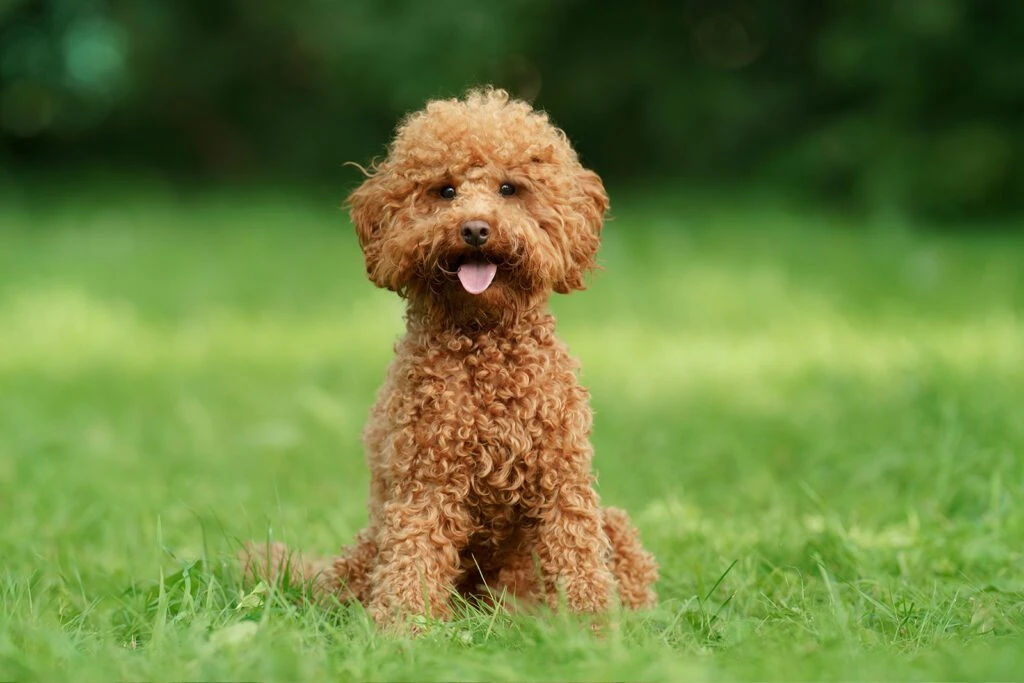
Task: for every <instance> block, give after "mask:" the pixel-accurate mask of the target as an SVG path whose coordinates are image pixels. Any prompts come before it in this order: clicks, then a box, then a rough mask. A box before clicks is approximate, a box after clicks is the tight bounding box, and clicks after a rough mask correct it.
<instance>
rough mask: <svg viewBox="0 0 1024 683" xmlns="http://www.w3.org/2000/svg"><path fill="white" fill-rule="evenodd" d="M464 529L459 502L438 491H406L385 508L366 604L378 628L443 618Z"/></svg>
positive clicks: (466, 520) (467, 522)
mask: <svg viewBox="0 0 1024 683" xmlns="http://www.w3.org/2000/svg"><path fill="white" fill-rule="evenodd" d="M470 527H471V517H470V515H469V512H468V511H467V510H466V508H465V506H464V504H463V501H462V499H461V498H460V497H459V496H458V494H456V493H453V492H450V491H445V490H443V489H442V488H440V487H436V486H435V487H419V488H412V489H410V491H407V492H404V493H403V494H401V495H398V496H396V497H395V499H394V500H392V501H391V502H389V503H387V504H385V506H384V509H383V526H382V527H381V533H380V536H379V537H378V539H377V542H378V556H377V560H378V561H377V565H376V567H375V569H374V571H373V574H372V576H371V578H370V584H371V589H370V600H369V606H368V607H369V612H370V615H371V616H372V617H373V619H374V620H375V621H376V622H377V624H378V625H380V626H390V625H393V624H395V623H396V622H398V621H400V620H402V619H406V618H408V617H412V616H419V615H423V616H427V617H431V618H435V619H444V618H446V617H448V616H449V614H450V611H451V610H450V607H449V604H448V600H449V598H450V597H451V595H452V593H453V591H454V590H455V586H456V584H457V583H458V581H459V579H460V578H461V575H462V563H461V562H460V560H459V553H460V552H461V551H462V549H463V548H465V547H466V544H467V542H468V541H469V536H470Z"/></svg>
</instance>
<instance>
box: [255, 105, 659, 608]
mask: <svg viewBox="0 0 1024 683" xmlns="http://www.w3.org/2000/svg"><path fill="white" fill-rule="evenodd" d="M349 206H350V208H351V216H352V221H353V223H354V224H355V227H356V232H357V233H358V237H359V244H360V246H361V247H362V250H363V254H364V256H365V259H366V272H367V274H368V275H369V278H370V280H372V281H373V282H374V284H376V285H377V286H379V287H385V288H387V289H390V290H392V291H394V292H397V293H398V294H399V295H400V296H402V297H404V298H405V300H406V302H407V313H406V319H407V325H406V327H407V332H406V334H405V336H404V337H403V338H402V339H401V341H399V342H398V344H397V346H396V349H395V352H396V356H395V359H394V361H393V362H392V364H391V367H390V369H389V370H388V374H387V379H386V380H385V382H384V386H383V388H382V389H381V390H380V393H379V395H378V398H377V402H376V405H374V407H373V410H372V413H371V416H370V420H369V423H368V424H367V426H366V429H365V431H364V441H365V444H366V451H367V455H368V459H369V466H370V472H371V481H370V502H369V518H370V519H369V525H368V526H367V528H366V529H365V530H363V531H362V532H361V533H360V534H359V535H358V537H357V539H356V541H355V543H354V544H353V545H351V546H349V547H347V548H345V549H344V550H343V551H342V553H341V556H340V557H338V558H335V559H332V560H321V561H301V560H299V559H298V558H290V557H289V556H288V551H287V550H286V549H285V548H284V547H283V546H280V545H272V546H270V547H269V548H268V547H267V546H261V545H259V544H250V545H249V546H248V547H247V551H246V555H245V558H244V559H245V565H246V571H247V573H248V574H249V575H252V574H257V575H262V576H268V577H269V578H271V579H279V578H281V577H282V576H283V575H284V573H285V568H286V567H287V568H288V569H287V572H288V574H287V575H288V576H289V577H290V580H291V581H292V582H293V583H298V582H307V583H311V584H312V588H313V591H314V593H315V594H318V595H320V596H325V595H329V596H333V597H337V598H338V599H341V600H346V599H355V600H358V601H360V602H361V603H363V604H364V605H365V606H366V607H367V609H368V610H369V612H370V614H371V615H372V616H373V618H374V619H375V620H376V621H377V623H379V624H382V625H388V624H393V623H395V622H396V621H398V620H401V619H404V618H406V617H409V616H414V615H429V616H432V617H434V618H444V617H446V616H448V615H449V614H450V611H451V605H450V603H449V599H450V597H451V596H452V595H453V594H454V593H455V592H461V593H463V594H468V595H482V596H492V597H493V596H495V595H499V596H500V595H502V594H507V595H512V596H515V597H516V598H519V599H522V598H525V599H527V600H529V599H531V598H541V599H544V600H546V601H547V602H548V604H550V605H551V606H557V605H558V604H559V602H560V600H562V599H564V601H565V602H566V604H567V605H568V607H569V609H571V610H573V611H577V612H600V611H603V610H606V609H608V608H609V607H611V606H612V605H613V604H614V603H615V601H616V599H617V600H618V601H619V602H621V604H622V605H624V606H626V607H630V608H639V607H646V606H650V605H652V604H653V603H654V601H655V595H654V591H653V588H652V586H653V584H654V582H655V580H656V579H657V568H656V565H655V562H654V559H653V558H652V557H651V555H650V554H648V553H647V552H646V551H645V550H644V549H643V547H642V546H641V545H640V541H639V539H638V537H637V532H636V530H635V529H634V528H633V527H632V526H631V524H630V522H629V519H628V517H627V516H626V513H625V512H623V511H622V510H617V509H615V508H602V507H601V506H600V503H599V501H598V496H597V493H596V492H595V491H594V487H593V474H592V471H591V457H592V450H591V446H590V442H589V439H588V436H589V433H590V427H591V412H590V407H589V405H588V395H587V391H586V390H585V389H583V388H582V387H581V386H580V385H579V383H578V381H577V377H576V375H577V364H576V361H575V360H573V359H572V358H570V356H569V354H568V352H567V350H566V347H565V345H564V344H563V343H562V342H561V341H560V340H559V339H558V338H557V337H556V336H555V320H554V317H553V316H552V315H551V313H550V312H549V311H548V306H547V302H548V298H549V297H550V295H551V293H552V292H560V293H568V292H571V291H573V290H577V289H582V288H583V287H584V275H585V273H586V272H587V271H588V270H589V269H591V268H592V267H593V266H594V257H595V254H596V252H597V249H598V245H599V242H600V232H601V227H602V222H603V219H604V214H605V212H606V210H607V209H608V197H607V195H606V194H605V190H604V187H603V185H602V183H601V180H600V178H598V176H597V174H595V173H593V172H592V171H589V170H587V169H585V168H583V166H581V165H580V162H579V160H578V159H577V156H576V153H575V152H574V151H573V149H572V147H571V146H570V144H569V142H568V141H567V139H566V136H565V134H564V133H562V131H560V130H559V129H557V128H555V127H554V126H553V125H552V124H551V123H550V121H549V120H548V117H547V116H546V115H545V114H543V113H541V112H537V111H534V110H533V109H532V108H531V107H530V106H529V105H528V104H526V103H524V102H519V101H516V100H513V99H510V98H509V96H508V95H507V94H506V93H505V92H503V91H501V90H491V89H488V90H480V91H471V92H470V93H469V94H468V95H467V96H466V98H465V99H463V100H444V101H434V102H430V103H429V104H427V106H426V109H425V110H423V111H420V112H417V113H415V114H412V115H411V116H409V117H408V118H406V120H405V121H404V122H403V123H402V124H401V126H400V127H399V128H398V131H397V135H396V137H395V139H394V141H393V142H392V143H391V145H390V148H389V153H388V156H387V158H386V159H385V160H384V161H383V162H381V163H378V164H375V165H374V166H373V168H372V169H371V172H370V173H369V175H368V178H367V179H366V181H365V182H364V183H363V184H362V185H361V186H360V187H359V188H358V189H357V190H355V192H353V193H352V195H351V196H350V197H349ZM268 551H269V556H268Z"/></svg>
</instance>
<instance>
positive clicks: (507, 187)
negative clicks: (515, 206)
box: [498, 183, 516, 197]
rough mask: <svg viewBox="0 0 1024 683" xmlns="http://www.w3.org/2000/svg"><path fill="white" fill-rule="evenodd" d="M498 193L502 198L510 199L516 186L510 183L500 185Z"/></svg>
mask: <svg viewBox="0 0 1024 683" xmlns="http://www.w3.org/2000/svg"><path fill="white" fill-rule="evenodd" d="M498 192H499V193H500V194H501V196H502V197H511V196H512V195H514V194H515V193H516V186H515V185H513V184H512V183H502V184H501V187H499V188H498Z"/></svg>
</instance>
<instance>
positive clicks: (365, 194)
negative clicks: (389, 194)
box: [345, 170, 387, 287]
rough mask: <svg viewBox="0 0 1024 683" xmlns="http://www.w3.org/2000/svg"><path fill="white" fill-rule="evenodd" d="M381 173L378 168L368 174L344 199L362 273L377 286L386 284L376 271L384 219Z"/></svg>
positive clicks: (378, 271) (377, 270)
mask: <svg viewBox="0 0 1024 683" xmlns="http://www.w3.org/2000/svg"><path fill="white" fill-rule="evenodd" d="M383 175H384V172H382V171H380V170H378V171H377V172H376V173H374V174H373V175H370V176H368V177H367V178H366V180H364V181H363V183H362V185H360V186H359V187H357V188H356V189H355V190H353V192H352V194H350V195H349V196H348V199H347V200H346V201H345V204H346V205H347V206H348V208H349V217H350V218H351V220H352V224H353V225H354V226H355V228H356V236H357V237H358V238H359V247H360V248H361V249H362V250H363V258H364V260H365V261H366V274H367V276H369V278H370V280H371V281H372V282H373V283H374V284H375V285H377V286H378V287H387V284H386V282H384V278H383V277H382V273H380V265H381V240H382V236H383V233H384V227H385V221H386V219H387V217H386V215H385V211H384V196H385V188H384V179H383Z"/></svg>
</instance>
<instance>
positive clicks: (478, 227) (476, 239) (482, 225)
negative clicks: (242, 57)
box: [462, 221, 491, 247]
mask: <svg viewBox="0 0 1024 683" xmlns="http://www.w3.org/2000/svg"><path fill="white" fill-rule="evenodd" d="M490 236H491V226H490V225H488V224H487V221H466V222H465V223H463V224H462V241H463V242H465V243H466V244H468V245H469V246H471V247H482V246H484V244H485V243H486V242H487V238H488V237H490Z"/></svg>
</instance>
